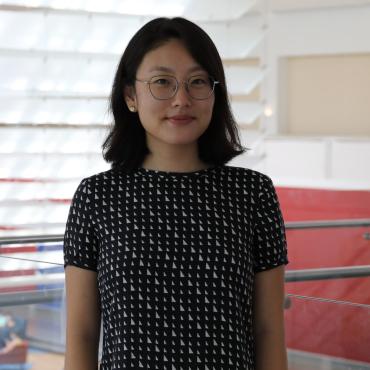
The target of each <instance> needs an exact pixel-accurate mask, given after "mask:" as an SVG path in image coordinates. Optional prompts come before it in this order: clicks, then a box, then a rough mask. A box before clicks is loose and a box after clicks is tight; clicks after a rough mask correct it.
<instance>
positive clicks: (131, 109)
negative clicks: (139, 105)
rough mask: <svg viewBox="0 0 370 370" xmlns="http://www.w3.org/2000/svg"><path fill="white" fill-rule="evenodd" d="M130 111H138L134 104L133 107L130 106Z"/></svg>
mask: <svg viewBox="0 0 370 370" xmlns="http://www.w3.org/2000/svg"><path fill="white" fill-rule="evenodd" d="M128 109H129V110H130V112H136V108H135V107H134V106H133V105H132V106H131V107H129V108H128Z"/></svg>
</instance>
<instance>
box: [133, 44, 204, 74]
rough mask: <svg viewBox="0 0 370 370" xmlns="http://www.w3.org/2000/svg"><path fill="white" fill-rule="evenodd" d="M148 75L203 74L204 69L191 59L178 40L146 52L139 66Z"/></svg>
mask: <svg viewBox="0 0 370 370" xmlns="http://www.w3.org/2000/svg"><path fill="white" fill-rule="evenodd" d="M139 69H142V70H145V71H146V72H148V73H152V72H164V73H175V72H177V71H180V70H181V71H184V72H188V73H192V72H203V71H205V70H204V68H202V66H201V65H200V64H199V63H198V62H197V61H196V60H195V59H194V58H193V57H192V55H191V54H190V52H189V51H188V50H187V48H186V47H185V46H184V44H183V43H182V42H181V41H179V40H170V41H167V42H166V43H165V44H162V45H160V46H158V47H157V48H155V49H153V50H151V51H148V52H147V53H146V54H145V55H144V58H143V60H142V62H141V64H140V66H139Z"/></svg>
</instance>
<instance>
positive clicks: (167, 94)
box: [149, 76, 214, 99]
mask: <svg viewBox="0 0 370 370" xmlns="http://www.w3.org/2000/svg"><path fill="white" fill-rule="evenodd" d="M178 84H179V83H178V81H177V79H176V78H175V77H172V76H155V77H152V78H151V79H150V81H149V88H150V91H151V93H152V94H153V96H154V97H155V98H157V99H170V98H172V97H173V96H174V95H175V94H176V92H177V89H178ZM185 84H186V86H187V91H188V93H189V95H190V96H191V97H192V98H194V99H206V98H208V97H209V96H210V95H211V94H212V92H213V89H214V82H213V80H212V79H211V78H210V77H208V76H194V77H191V78H190V79H189V80H188V81H187V82H185Z"/></svg>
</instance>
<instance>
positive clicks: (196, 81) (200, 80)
mask: <svg viewBox="0 0 370 370" xmlns="http://www.w3.org/2000/svg"><path fill="white" fill-rule="evenodd" d="M190 83H191V84H192V85H206V84H207V80H206V79H205V78H195V79H193V80H191V82H190Z"/></svg>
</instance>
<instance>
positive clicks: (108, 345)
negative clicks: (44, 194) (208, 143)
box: [64, 165, 288, 370]
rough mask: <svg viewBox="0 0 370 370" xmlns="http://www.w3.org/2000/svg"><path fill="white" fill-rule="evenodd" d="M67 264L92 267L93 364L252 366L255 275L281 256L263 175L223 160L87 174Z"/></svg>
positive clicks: (277, 218) (67, 238) (73, 217)
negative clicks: (97, 319) (98, 325)
mask: <svg viewBox="0 0 370 370" xmlns="http://www.w3.org/2000/svg"><path fill="white" fill-rule="evenodd" d="M64 262H65V266H67V265H73V266H78V267H80V268H84V269H89V270H93V271H96V272H97V280H98V287H99V292H100V299H101V309H102V317H103V347H102V348H103V351H102V358H101V366H100V369H101V370H113V369H160V370H164V369H171V370H177V369H178V370H181V369H202V370H204V369H205V370H207V369H209V370H213V369H215V370H216V369H217V370H220V369H225V370H226V369H228V370H254V339H253V332H252V318H253V306H252V297H253V282H254V276H255V274H256V273H259V272H261V271H264V270H268V269H271V268H274V267H277V266H279V265H282V264H287V263H288V259H287V245H286V237H285V228H284V221H283V218H282V214H281V211H280V206H279V202H278V199H277V196H276V192H275V188H274V185H273V183H272V181H271V179H270V178H269V177H268V176H266V175H264V174H262V173H260V172H257V171H253V170H250V169H246V168H241V167H234V166H227V165H220V166H214V167H210V168H207V169H203V170H199V171H195V172H185V173H181V172H164V171H156V170H149V169H145V168H142V167H140V168H137V169H135V170H133V171H131V172H123V171H120V170H113V169H111V170H108V171H105V172H101V173H98V174H96V175H93V176H90V177H87V178H84V179H83V180H82V181H81V182H80V184H79V186H78V188H77V190H76V192H75V194H74V196H73V199H72V203H71V206H70V210H69V215H68V220H67V224H66V230H65V234H64Z"/></svg>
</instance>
